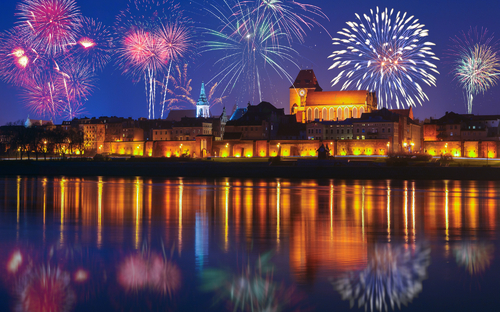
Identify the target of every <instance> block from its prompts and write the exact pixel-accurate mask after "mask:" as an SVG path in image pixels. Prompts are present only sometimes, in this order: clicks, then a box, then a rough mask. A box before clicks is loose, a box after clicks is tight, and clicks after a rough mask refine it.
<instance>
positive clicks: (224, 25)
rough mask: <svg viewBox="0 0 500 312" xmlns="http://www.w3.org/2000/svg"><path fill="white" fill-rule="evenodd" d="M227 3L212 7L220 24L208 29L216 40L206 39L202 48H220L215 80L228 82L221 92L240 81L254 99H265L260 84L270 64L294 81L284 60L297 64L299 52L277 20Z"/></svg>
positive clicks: (208, 50) (282, 75)
mask: <svg viewBox="0 0 500 312" xmlns="http://www.w3.org/2000/svg"><path fill="white" fill-rule="evenodd" d="M225 3H226V7H225V10H224V8H218V7H216V6H215V5H214V6H213V9H212V10H209V12H210V13H211V14H212V15H213V16H214V18H216V19H217V20H218V21H219V22H220V25H221V26H220V27H219V28H217V29H205V33H206V35H208V36H210V37H211V38H213V40H208V41H206V42H205V44H204V48H203V52H217V55H219V59H218V60H217V62H216V63H215V64H216V65H218V66H220V67H221V70H220V72H219V73H218V74H217V75H215V77H214V78H212V80H218V81H219V83H222V82H223V81H224V82H226V83H227V85H226V87H225V88H224V90H223V92H222V94H224V93H225V92H226V90H227V89H228V88H231V90H232V89H233V88H234V86H235V85H236V83H240V85H242V86H245V87H246V88H248V90H247V92H248V94H249V96H250V97H251V98H252V99H253V100H255V99H258V101H262V98H263V92H262V85H261V84H262V79H263V78H264V77H266V76H267V77H269V75H268V71H267V68H268V67H271V68H272V69H273V70H274V72H276V73H277V74H278V75H279V76H280V77H282V78H283V77H284V78H286V79H287V80H289V81H290V82H292V76H291V75H290V74H288V72H287V70H286V69H285V66H284V63H290V64H292V65H293V66H295V67H297V68H298V65H297V64H296V63H295V56H296V55H297V52H296V51H295V50H294V49H293V48H292V47H291V46H289V45H287V43H288V39H289V38H288V35H287V33H286V32H283V31H281V30H280V27H278V26H277V24H276V22H273V21H272V20H271V19H270V18H262V17H261V16H254V14H251V12H250V11H249V9H246V8H244V7H242V6H241V5H237V6H236V7H235V8H236V9H235V8H233V7H231V6H230V5H229V4H228V3H227V2H225ZM237 3H239V2H237ZM236 10H239V11H236ZM223 11H228V13H223ZM221 54H222V56H221ZM269 80H270V78H269ZM210 82H211V81H209V83H210Z"/></svg>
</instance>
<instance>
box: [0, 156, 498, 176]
mask: <svg viewBox="0 0 500 312" xmlns="http://www.w3.org/2000/svg"><path fill="white" fill-rule="evenodd" d="M0 175H42V176H150V177H191V178H196V177H213V178H215V177H239V178H292V179H293V178H303V179H314V178H321V179H325V178H327V179H407V180H408V179H410V180H441V179H447V180H499V179H500V167H484V166H483V167H440V166H436V165H435V164H426V165H419V166H387V165H385V163H375V162H363V161H356V162H354V161H348V160H345V159H344V160H304V161H300V160H298V161H280V162H272V161H267V159H264V160H262V161H259V162H256V161H243V160H240V161H238V160H232V161H210V160H203V161H194V160H190V161H182V160H177V161H142V160H140V159H136V160H113V161H74V160H73V161H0Z"/></svg>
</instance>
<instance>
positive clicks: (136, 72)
mask: <svg viewBox="0 0 500 312" xmlns="http://www.w3.org/2000/svg"><path fill="white" fill-rule="evenodd" d="M182 14H183V12H182V10H181V9H180V6H179V4H177V3H174V2H173V1H154V0H142V1H141V0H131V1H130V2H129V4H128V7H127V9H126V10H124V11H122V12H121V13H120V14H119V15H118V17H117V22H116V25H115V32H116V34H117V36H119V40H118V56H119V57H118V60H117V64H118V66H119V67H120V68H121V69H122V72H123V73H124V74H126V75H129V76H131V77H132V79H134V80H141V79H144V85H145V91H146V97H147V102H148V118H149V119H151V118H153V119H154V118H155V103H156V84H157V83H156V77H157V76H159V75H163V74H165V72H168V74H169V72H170V69H171V64H172V62H176V61H178V60H179V59H181V58H183V57H184V53H186V52H187V51H188V50H189V46H190V44H191V35H190V29H189V27H188V26H185V24H183V22H181V20H184V21H186V19H185V18H182ZM165 93H166V91H165ZM161 116H162V117H163V106H162V112H161Z"/></svg>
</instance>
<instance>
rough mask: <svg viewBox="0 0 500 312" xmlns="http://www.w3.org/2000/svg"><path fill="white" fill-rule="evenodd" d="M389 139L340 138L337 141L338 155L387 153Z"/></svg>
mask: <svg viewBox="0 0 500 312" xmlns="http://www.w3.org/2000/svg"><path fill="white" fill-rule="evenodd" d="M387 143H388V141H387V140H384V139H380V140H374V139H371V140H339V141H337V150H336V154H337V155H341V156H343V155H356V156H357V155H369V156H371V155H387V151H388V148H391V144H389V146H387ZM391 143H392V142H391Z"/></svg>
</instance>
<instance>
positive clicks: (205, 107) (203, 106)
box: [196, 82, 210, 118]
mask: <svg viewBox="0 0 500 312" xmlns="http://www.w3.org/2000/svg"><path fill="white" fill-rule="evenodd" d="M196 117H202V118H208V117H210V104H209V103H208V99H207V94H206V93H205V82H202V83H201V90H200V98H199V99H198V102H197V103H196Z"/></svg>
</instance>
